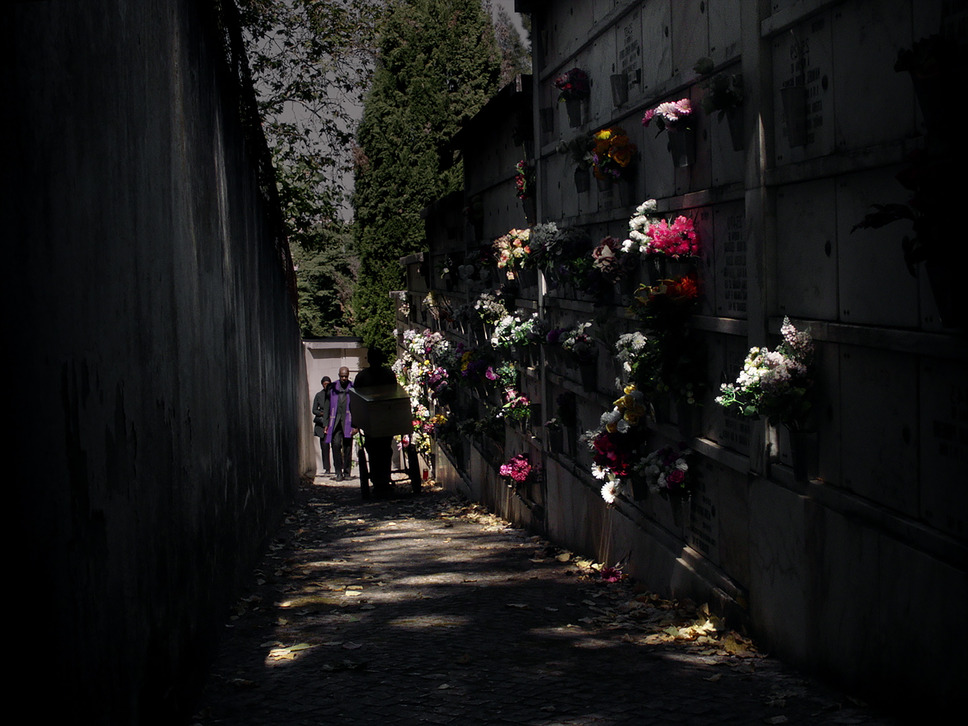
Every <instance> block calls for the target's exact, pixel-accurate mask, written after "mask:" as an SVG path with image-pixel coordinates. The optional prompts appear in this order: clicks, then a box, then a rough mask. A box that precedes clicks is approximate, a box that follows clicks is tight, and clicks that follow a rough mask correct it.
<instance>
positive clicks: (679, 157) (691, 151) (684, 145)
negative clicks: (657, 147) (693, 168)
mask: <svg viewBox="0 0 968 726" xmlns="http://www.w3.org/2000/svg"><path fill="white" fill-rule="evenodd" d="M669 151H670V152H671V153H672V162H673V164H675V166H676V167H678V168H680V169H681V168H684V167H687V166H689V165H691V164H692V163H694V162H695V160H696V134H695V132H693V130H692V129H690V128H684V129H676V128H672V127H670V128H669Z"/></svg>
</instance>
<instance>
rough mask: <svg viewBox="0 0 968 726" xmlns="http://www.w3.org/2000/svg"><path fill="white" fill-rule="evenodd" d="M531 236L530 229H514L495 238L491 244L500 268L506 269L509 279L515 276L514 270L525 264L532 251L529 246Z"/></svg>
mask: <svg viewBox="0 0 968 726" xmlns="http://www.w3.org/2000/svg"><path fill="white" fill-rule="evenodd" d="M530 236H531V230H530V229H512V230H511V231H510V232H508V233H507V234H505V235H502V236H501V237H498V238H497V239H496V240H494V244H493V245H492V246H491V247H492V249H493V250H494V258H495V259H496V260H497V266H498V269H501V270H504V271H505V274H506V275H507V278H508V279H509V280H513V279H514V278H515V272H514V271H515V270H516V269H520V268H521V267H522V266H523V264H524V260H525V258H527V256H528V255H529V254H530V253H531V248H530V247H529V246H528V240H529V238H530Z"/></svg>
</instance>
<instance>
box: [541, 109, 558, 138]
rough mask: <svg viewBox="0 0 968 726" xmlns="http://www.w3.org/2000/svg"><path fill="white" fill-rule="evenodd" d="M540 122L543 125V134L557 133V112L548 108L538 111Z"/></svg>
mask: <svg viewBox="0 0 968 726" xmlns="http://www.w3.org/2000/svg"><path fill="white" fill-rule="evenodd" d="M538 120H539V122H540V124H541V133H543V134H552V133H554V131H555V110H554V109H553V108H551V107H550V106H546V107H544V108H541V109H539V110H538Z"/></svg>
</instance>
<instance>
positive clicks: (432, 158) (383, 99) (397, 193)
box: [353, 0, 501, 353]
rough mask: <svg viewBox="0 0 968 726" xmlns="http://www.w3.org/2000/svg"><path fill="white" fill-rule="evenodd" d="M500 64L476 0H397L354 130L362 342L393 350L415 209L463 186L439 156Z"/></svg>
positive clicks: (421, 244) (417, 236)
mask: <svg viewBox="0 0 968 726" xmlns="http://www.w3.org/2000/svg"><path fill="white" fill-rule="evenodd" d="M500 66H501V57H500V53H499V51H498V48H497V43H496V41H495V37H494V28H493V25H492V24H491V20H490V17H489V16H488V15H487V14H486V13H485V11H484V9H483V7H482V5H481V0H396V2H394V3H393V6H392V8H391V9H390V12H389V13H388V15H387V17H386V20H385V22H384V24H383V26H382V29H381V34H380V45H379V57H378V62H377V67H376V70H375V73H374V77H373V84H372V87H371V89H370V92H369V94H368V95H367V98H366V101H365V104H364V109H363V118H362V120H361V122H360V126H359V130H358V132H357V144H358V147H359V148H358V150H357V152H358V153H357V157H356V184H355V193H354V197H353V200H354V209H355V216H356V239H357V251H358V254H359V256H360V274H359V277H358V279H357V289H356V297H355V305H354V307H355V309H356V313H357V316H358V317H357V319H358V320H359V321H360V322H359V328H358V333H359V335H360V336H361V337H362V338H363V342H364V344H366V345H367V346H371V347H379V348H382V349H383V350H385V351H387V352H388V353H391V352H392V350H393V337H392V332H393V328H394V325H395V321H394V313H393V303H392V301H391V300H390V297H389V293H390V292H391V291H393V290H401V289H404V287H405V284H404V270H403V269H402V267H401V266H400V264H399V259H400V258H401V257H403V256H406V255H409V254H413V253H415V252H419V251H421V250H424V249H426V246H427V245H426V239H425V235H424V223H423V219H422V218H421V211H422V210H423V209H424V208H425V207H426V206H427V205H428V204H430V203H431V202H433V201H435V200H437V199H439V198H440V197H442V196H444V195H446V194H448V193H450V192H452V191H455V190H457V189H459V188H460V185H461V182H462V167H461V165H460V163H459V161H458V162H456V163H451V162H453V160H452V159H447V158H446V154H442V153H441V152H442V151H444V150H445V149H447V148H448V146H447V144H448V142H449V140H450V138H451V137H452V136H453V135H454V133H455V132H456V131H457V130H458V128H459V127H460V124H461V122H462V121H463V120H464V119H467V118H470V117H472V116H473V115H474V114H476V113H477V112H478V111H479V110H480V108H481V107H482V106H483V105H484V104H485V103H486V102H487V100H488V99H489V98H490V97H491V96H492V95H493V94H494V93H495V91H496V90H497V83H498V79H499V76H500Z"/></svg>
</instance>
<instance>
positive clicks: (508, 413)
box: [497, 388, 531, 421]
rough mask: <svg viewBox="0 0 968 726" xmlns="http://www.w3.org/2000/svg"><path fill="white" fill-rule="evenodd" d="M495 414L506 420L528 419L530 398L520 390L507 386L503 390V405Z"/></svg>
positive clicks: (529, 415)
mask: <svg viewBox="0 0 968 726" xmlns="http://www.w3.org/2000/svg"><path fill="white" fill-rule="evenodd" d="M497 415H498V417H499V418H505V419H507V420H508V421H528V420H529V419H530V418H531V400H530V399H529V398H528V397H527V396H525V395H524V394H523V393H521V392H520V391H518V390H516V389H514V388H508V389H507V390H506V391H504V405H502V406H501V409H500V411H498V414H497Z"/></svg>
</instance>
